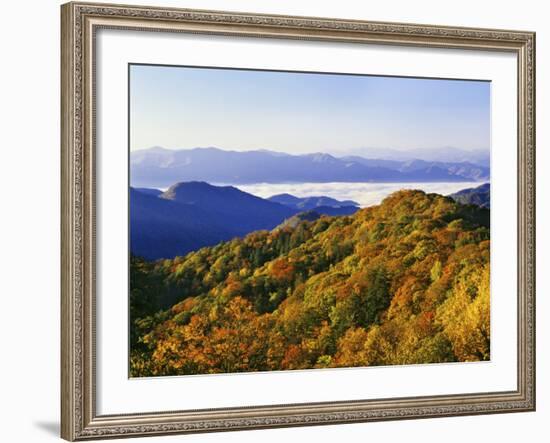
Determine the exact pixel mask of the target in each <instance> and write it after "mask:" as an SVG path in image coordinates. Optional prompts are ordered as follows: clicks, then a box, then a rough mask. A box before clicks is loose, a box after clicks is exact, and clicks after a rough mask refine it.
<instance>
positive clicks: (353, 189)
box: [237, 182, 479, 207]
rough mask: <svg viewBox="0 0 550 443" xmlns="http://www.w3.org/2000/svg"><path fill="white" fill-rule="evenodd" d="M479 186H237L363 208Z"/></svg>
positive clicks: (260, 194) (261, 194)
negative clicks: (394, 197) (410, 194)
mask: <svg viewBox="0 0 550 443" xmlns="http://www.w3.org/2000/svg"><path fill="white" fill-rule="evenodd" d="M475 186H479V183H466V182H462V183H288V184H286V183H283V184H270V183H259V184H254V185H238V186H237V187H238V188H239V189H241V190H242V191H244V192H248V193H250V194H254V195H257V196H258V197H263V198H267V197H271V196H272V195H276V194H283V193H288V194H292V195H295V196H296V197H313V196H321V195H324V196H328V197H332V198H336V199H338V200H354V201H356V202H358V203H359V204H360V205H361V206H362V207H366V206H372V205H376V204H378V203H380V202H381V201H382V200H383V199H384V198H385V197H387V196H388V195H390V194H392V193H393V192H395V191H399V190H401V189H419V190H422V191H425V192H428V193H431V192H435V193H437V194H442V195H448V194H452V193H454V192H457V191H460V190H461V189H465V188H473V187H475Z"/></svg>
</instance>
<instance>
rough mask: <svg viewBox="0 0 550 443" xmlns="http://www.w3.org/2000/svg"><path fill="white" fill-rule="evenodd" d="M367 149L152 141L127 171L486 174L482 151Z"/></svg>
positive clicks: (278, 179)
mask: <svg viewBox="0 0 550 443" xmlns="http://www.w3.org/2000/svg"><path fill="white" fill-rule="evenodd" d="M372 155H373V156H378V158H366V157H363V156H348V157H342V158H338V157H334V156H332V155H330V154H324V153H316V154H303V155H290V154H286V153H281V152H275V151H267V150H258V151H243V152H237V151H225V150H222V149H218V148H194V149H181V150H171V149H164V148H160V147H154V148H150V149H144V150H140V151H133V152H131V155H130V177H131V184H132V186H135V187H158V188H166V187H168V186H170V185H171V184H172V183H176V182H180V181H186V182H188V181H207V182H210V183H228V184H251V183H306V182H314V183H328V182H350V183H351V182H461V181H464V182H472V181H486V180H488V179H489V167H488V166H487V164H488V160H487V158H485V157H484V155H485V156H486V155H488V154H486V153H484V151H483V152H481V151H480V152H477V151H474V152H470V151H462V150H458V149H456V148H446V149H441V150H433V152H432V151H428V150H422V151H418V152H417V151H410V152H407V153H404V152H401V151H394V150H382V151H381V152H373V154H372ZM382 155H384V158H382V157H381V156H382ZM412 155H414V157H411V156H412ZM442 159H445V160H442ZM449 159H452V160H449ZM471 160H476V161H478V163H473V162H472V161H471Z"/></svg>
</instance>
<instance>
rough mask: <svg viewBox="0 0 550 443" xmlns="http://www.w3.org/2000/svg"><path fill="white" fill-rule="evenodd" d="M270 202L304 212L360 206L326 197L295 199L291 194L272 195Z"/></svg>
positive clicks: (349, 201)
mask: <svg viewBox="0 0 550 443" xmlns="http://www.w3.org/2000/svg"><path fill="white" fill-rule="evenodd" d="M268 200H269V201H272V202H277V203H280V204H282V205H286V206H290V207H292V208H296V209H300V210H302V211H307V210H309V209H315V208H318V207H319V206H329V207H332V208H340V207H343V206H359V203H357V202H354V201H353V200H343V201H339V200H336V199H335V198H331V197H325V196H315V197H302V198H300V197H295V196H294V195H291V194H277V195H272V196H271V197H269V198H268Z"/></svg>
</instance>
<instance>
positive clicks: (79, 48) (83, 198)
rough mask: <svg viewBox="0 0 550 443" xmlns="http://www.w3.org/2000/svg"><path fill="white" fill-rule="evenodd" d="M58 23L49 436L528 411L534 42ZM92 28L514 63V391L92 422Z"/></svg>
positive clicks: (191, 13)
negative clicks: (57, 375)
mask: <svg viewBox="0 0 550 443" xmlns="http://www.w3.org/2000/svg"><path fill="white" fill-rule="evenodd" d="M61 18H62V20H61V21H62V40H61V48H62V59H61V75H62V97H61V103H62V111H61V112H62V114H61V121H62V128H61V140H62V147H61V150H62V177H61V191H62V192H61V200H62V208H61V211H62V212H61V216H62V226H61V238H62V253H61V254H62V255H61V263H62V276H61V281H62V296H61V319H62V324H61V332H62V333H61V349H62V356H61V436H62V437H63V438H64V439H67V440H70V441H75V440H88V439H98V438H109V437H131V436H147V435H160V434H178V433H196V432H215V431H227V430H242V429H264V428H273V427H285V426H310V425H321V424H337V423H353V422H368V421H380V420H396V419H406V418H427V417H445V416H461V415H473V414H491V413H507V412H521V411H534V410H535V34H534V33H532V32H524V31H504V30H492V29H472V28H458V27H448V26H434V25H417V24H397V23H379V22H364V21H354V20H342V19H326V18H310V17H288V16H270V15H259V14H248V13H234V12H219V11H199V10H185V9H170V8H157V7H142V6H139V7H134V6H123V5H108V4H91V3H80V2H71V3H67V4H65V5H63V6H62V7H61ZM99 29H116V30H126V31H152V32H177V33H193V34H204V35H219V36H244V37H260V38H271V39H285V40H289V41H290V40H307V41H324V42H336V43H338V42H345V43H350V42H354V43H357V44H383V45H395V46H407V47H422V48H445V49H473V50H481V51H493V52H507V53H512V54H515V55H516V56H517V79H518V84H517V116H518V133H517V158H518V170H517V183H518V188H517V193H518V194H517V195H518V201H517V204H518V206H517V207H518V212H517V223H518V232H517V240H518V241H517V251H518V256H517V282H518V286H517V306H518V309H517V337H518V342H517V362H518V365H517V389H515V390H510V391H503V392H479V393H463V394H453V395H435V396H434V395H427V396H415V397H403V398H389V399H388V398H384V399H365V400H353V401H350V400H342V401H330V402H320V403H298V404H296V403H294V404H281V405H276V406H273V405H267V406H266V405H264V406H247V407H231V408H209V409H194V410H183V411H170V410H166V411H157V412H151V413H133V411H125V412H124V413H121V414H117V415H98V414H97V408H96V404H97V397H96V395H97V391H96V334H95V331H96V322H97V318H96V249H97V247H98V245H97V237H96V218H95V217H96V211H97V205H98V202H97V200H96V191H95V189H96V184H97V180H98V178H97V171H96V148H95V144H96V127H95V118H96V107H95V97H96V96H95V91H96V86H97V83H96V82H97V78H96V71H95V68H96V67H95V54H96V33H97V31H98V30H99Z"/></svg>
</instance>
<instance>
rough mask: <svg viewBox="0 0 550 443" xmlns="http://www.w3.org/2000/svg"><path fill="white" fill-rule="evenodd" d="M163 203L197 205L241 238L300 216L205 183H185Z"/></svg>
mask: <svg viewBox="0 0 550 443" xmlns="http://www.w3.org/2000/svg"><path fill="white" fill-rule="evenodd" d="M160 198H161V199H164V200H170V201H173V202H177V203H184V204H193V205H195V206H197V207H199V208H201V209H203V210H206V211H209V212H211V213H213V214H215V215H216V220H218V221H219V222H221V223H223V224H224V226H227V227H228V228H229V229H231V231H233V232H236V233H238V234H239V235H244V234H248V233H249V232H252V231H257V230H261V229H267V230H270V229H273V228H274V227H275V226H277V225H278V224H279V223H281V221H282V220H284V219H285V218H287V217H290V216H292V215H294V214H295V213H296V211H295V210H293V209H291V208H288V207H287V206H284V205H281V204H279V203H275V202H270V201H268V200H264V199H262V198H260V197H256V196H255V195H252V194H248V193H246V192H243V191H241V190H239V189H237V188H234V187H233V186H213V185H210V184H208V183H205V182H185V183H177V184H175V185H173V186H171V187H170V188H169V189H168V190H167V191H166V192H165V193H163V194H162V195H161V196H160Z"/></svg>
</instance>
